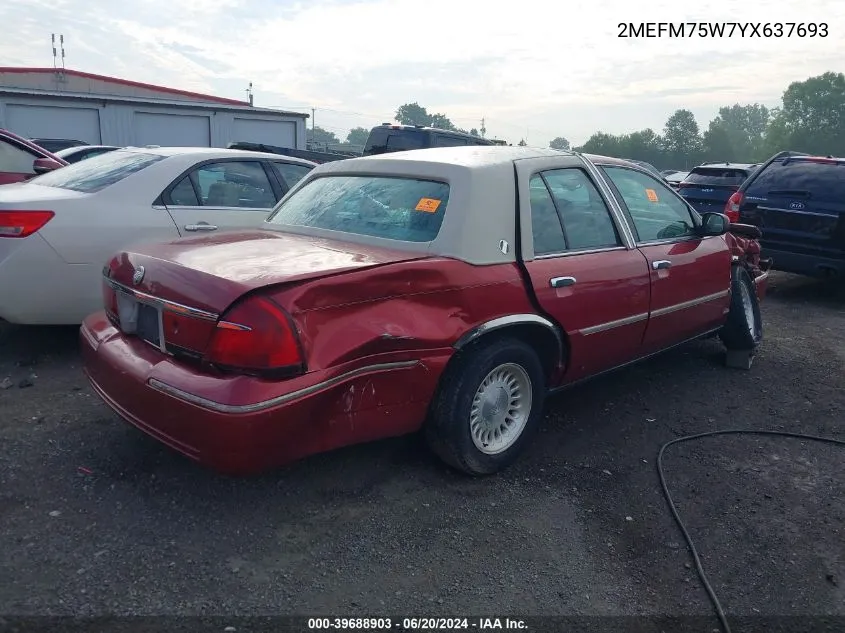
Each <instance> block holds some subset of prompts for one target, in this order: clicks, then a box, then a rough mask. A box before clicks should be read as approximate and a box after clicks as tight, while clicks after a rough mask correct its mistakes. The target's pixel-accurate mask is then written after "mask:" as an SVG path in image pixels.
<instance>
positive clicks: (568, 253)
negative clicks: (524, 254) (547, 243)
mask: <svg viewBox="0 0 845 633" xmlns="http://www.w3.org/2000/svg"><path fill="white" fill-rule="evenodd" d="M627 250H629V249H628V248H627V247H625V246H609V247H607V248H586V249H584V250H580V251H564V252H562V253H545V254H544V255H534V259H555V258H558V257H573V256H575V255H592V254H593V253H608V252H610V251H627Z"/></svg>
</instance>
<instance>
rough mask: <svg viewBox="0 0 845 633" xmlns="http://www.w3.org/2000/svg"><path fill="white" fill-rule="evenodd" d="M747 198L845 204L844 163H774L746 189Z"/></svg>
mask: <svg viewBox="0 0 845 633" xmlns="http://www.w3.org/2000/svg"><path fill="white" fill-rule="evenodd" d="M745 195H746V196H754V197H758V198H777V197H792V198H796V197H797V198H808V199H810V200H813V201H821V202H832V203H835V204H840V205H841V204H845V161H839V162H837V163H833V164H831V163H822V162H818V161H808V160H796V159H795V158H792V159H791V160H789V161H787V163H786V164H785V165H784V163H783V159H779V160H776V161H775V162H773V163H772V164H771V165H769V166H768V167H767V168H766V169H764V170H763V171H762V172H761V173H760V174H759V175H758V176H757V177H756V178H755V179H754V180H752V181H751V183H750V185H749V186H748V190H747V191H746V192H745Z"/></svg>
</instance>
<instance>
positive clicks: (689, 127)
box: [663, 109, 701, 167]
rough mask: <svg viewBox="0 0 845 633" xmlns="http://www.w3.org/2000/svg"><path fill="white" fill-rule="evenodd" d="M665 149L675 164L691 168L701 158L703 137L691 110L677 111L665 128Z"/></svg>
mask: <svg viewBox="0 0 845 633" xmlns="http://www.w3.org/2000/svg"><path fill="white" fill-rule="evenodd" d="M663 147H664V149H665V151H666V154H667V158H669V159H671V160H673V161H675V162H674V164H675V165H678V166H680V165H681V164H683V165H684V167H690V166H692V164H695V163H697V162H698V161H699V159H700V157H701V137H700V136H699V135H698V123H697V122H696V120H695V115H694V114H693V113H692V112H690V111H689V110H683V109H682V110H675V112H674V114H672V116H670V117H669V119H668V120H667V121H666V126H665V127H664V128H663Z"/></svg>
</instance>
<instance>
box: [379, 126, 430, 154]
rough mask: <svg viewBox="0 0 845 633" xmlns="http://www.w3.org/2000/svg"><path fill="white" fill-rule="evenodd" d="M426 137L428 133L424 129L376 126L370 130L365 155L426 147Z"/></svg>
mask: <svg viewBox="0 0 845 633" xmlns="http://www.w3.org/2000/svg"><path fill="white" fill-rule="evenodd" d="M426 137H427V133H426V132H423V131H417V130H401V129H400V130H394V129H391V128H374V129H373V130H372V132H370V136H369V138H367V146H366V148H365V149H364V155H365V156H366V155H369V154H384V153H385V152H405V151H409V150H412V149H424V148H425V146H426V140H427V138H426Z"/></svg>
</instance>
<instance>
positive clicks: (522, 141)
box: [519, 138, 528, 147]
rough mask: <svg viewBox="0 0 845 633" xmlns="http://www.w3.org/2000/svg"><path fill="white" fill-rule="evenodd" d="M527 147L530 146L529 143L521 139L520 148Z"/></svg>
mask: <svg viewBox="0 0 845 633" xmlns="http://www.w3.org/2000/svg"><path fill="white" fill-rule="evenodd" d="M526 145H528V143H526V142H525V139H524V138H522V139H519V146H520V147H525V146H526Z"/></svg>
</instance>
